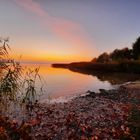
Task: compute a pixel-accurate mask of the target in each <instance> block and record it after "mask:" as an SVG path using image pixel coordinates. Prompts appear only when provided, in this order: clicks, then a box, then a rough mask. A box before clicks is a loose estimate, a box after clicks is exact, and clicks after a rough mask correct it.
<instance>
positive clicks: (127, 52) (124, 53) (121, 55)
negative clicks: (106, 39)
mask: <svg viewBox="0 0 140 140" xmlns="http://www.w3.org/2000/svg"><path fill="white" fill-rule="evenodd" d="M132 57H133V55H132V50H131V49H128V48H123V49H121V50H119V49H115V50H114V51H113V52H112V53H111V54H110V58H111V59H112V60H114V61H119V60H130V59H131V58H132Z"/></svg>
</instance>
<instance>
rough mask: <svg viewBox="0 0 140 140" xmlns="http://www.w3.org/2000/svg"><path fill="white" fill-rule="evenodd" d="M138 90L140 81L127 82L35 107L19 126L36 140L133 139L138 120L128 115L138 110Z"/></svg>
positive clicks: (139, 108)
mask: <svg viewBox="0 0 140 140" xmlns="http://www.w3.org/2000/svg"><path fill="white" fill-rule="evenodd" d="M135 84H137V86H136V89H135V86H134V85H135ZM128 87H129V88H128ZM138 87H139V88H140V82H139V83H138V82H136V83H128V84H126V85H122V86H121V87H120V88H119V89H117V90H115V89H113V90H104V89H100V92H99V93H95V92H92V91H88V93H89V94H87V95H86V96H81V97H76V98H74V99H72V100H71V101H68V102H66V103H54V104H47V103H43V104H40V103H39V104H36V105H35V106H34V108H33V109H29V110H28V113H29V114H28V115H29V116H28V117H27V119H26V120H24V124H22V127H25V126H26V127H27V126H28V127H30V129H31V131H30V132H28V133H27V134H28V136H30V138H32V139H35V140H40V139H50V140H55V139H58V140H64V139H65V140H69V139H70V140H71V139H77V140H78V139H79V140H88V139H95V140H102V139H107V140H109V139H114V140H118V139H120V138H132V137H133V139H134V138H135V137H136V136H135V133H134V132H133V133H132V129H131V128H138V129H139V128H140V126H136V125H135V124H136V123H137V121H138V122H139V121H140V120H133V121H134V122H133V121H132V120H130V114H132V113H131V112H132V111H133V110H135V108H136V109H137V111H138V112H139V111H140V98H139V97H140V96H139V95H140V90H137V88H138ZM130 88H132V90H133V91H134V93H135V97H134V96H131V95H134V94H133V93H131V92H129V91H130ZM127 89H128V90H127ZM137 95H138V96H137ZM26 115H27V114H26ZM12 123H13V122H12ZM14 123H15V120H14ZM16 124H17V126H18V127H17V128H18V129H17V130H18V133H19V128H20V129H21V128H22V127H21V126H20V125H18V122H16ZM26 129H27V128H25V130H26ZM25 130H24V131H25ZM22 131H23V130H22ZM20 132H21V131H20ZM22 137H24V136H22Z"/></svg>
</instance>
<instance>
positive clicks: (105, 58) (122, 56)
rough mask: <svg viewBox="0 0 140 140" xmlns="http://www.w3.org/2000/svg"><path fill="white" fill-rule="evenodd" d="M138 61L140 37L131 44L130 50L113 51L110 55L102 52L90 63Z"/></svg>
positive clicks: (139, 56) (139, 57)
mask: <svg viewBox="0 0 140 140" xmlns="http://www.w3.org/2000/svg"><path fill="white" fill-rule="evenodd" d="M136 60H140V37H138V38H137V40H136V41H135V43H133V45H132V48H131V49H129V48H127V47H126V48H123V49H115V50H114V51H113V52H111V53H109V54H108V53H107V52H104V53H102V54H101V55H99V56H98V57H97V58H94V59H93V60H92V62H99V63H110V62H119V61H136Z"/></svg>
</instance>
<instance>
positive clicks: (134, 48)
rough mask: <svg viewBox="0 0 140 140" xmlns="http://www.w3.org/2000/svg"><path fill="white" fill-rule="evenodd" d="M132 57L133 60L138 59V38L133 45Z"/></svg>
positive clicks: (139, 47)
mask: <svg viewBox="0 0 140 140" xmlns="http://www.w3.org/2000/svg"><path fill="white" fill-rule="evenodd" d="M133 57H134V59H135V60H138V59H140V37H139V38H137V40H136V42H135V43H134V44H133Z"/></svg>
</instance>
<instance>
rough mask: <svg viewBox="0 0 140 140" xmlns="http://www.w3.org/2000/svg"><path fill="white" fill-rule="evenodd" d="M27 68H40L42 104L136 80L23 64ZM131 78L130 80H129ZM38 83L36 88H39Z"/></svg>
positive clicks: (131, 75) (126, 76) (124, 76)
mask: <svg viewBox="0 0 140 140" xmlns="http://www.w3.org/2000/svg"><path fill="white" fill-rule="evenodd" d="M23 65H24V66H26V67H27V68H31V69H34V68H36V67H40V71H39V74H40V75H41V77H42V78H43V87H44V93H43V95H41V96H40V100H41V101H42V102H46V101H48V99H49V100H50V101H56V102H57V101H65V100H67V99H70V98H72V97H75V96H79V95H82V94H85V92H86V91H87V90H91V91H95V92H98V90H99V89H101V88H102V89H112V88H116V87H118V85H119V84H122V83H125V82H128V81H133V80H137V79H138V78H139V76H137V75H134V74H119V75H118V74H113V75H112V74H107V75H106V74H95V75H94V74H84V73H80V72H74V71H70V70H69V69H63V68H53V67H51V64H23ZM131 77H132V78H131ZM39 85H40V83H39V81H38V82H37V86H39Z"/></svg>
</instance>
